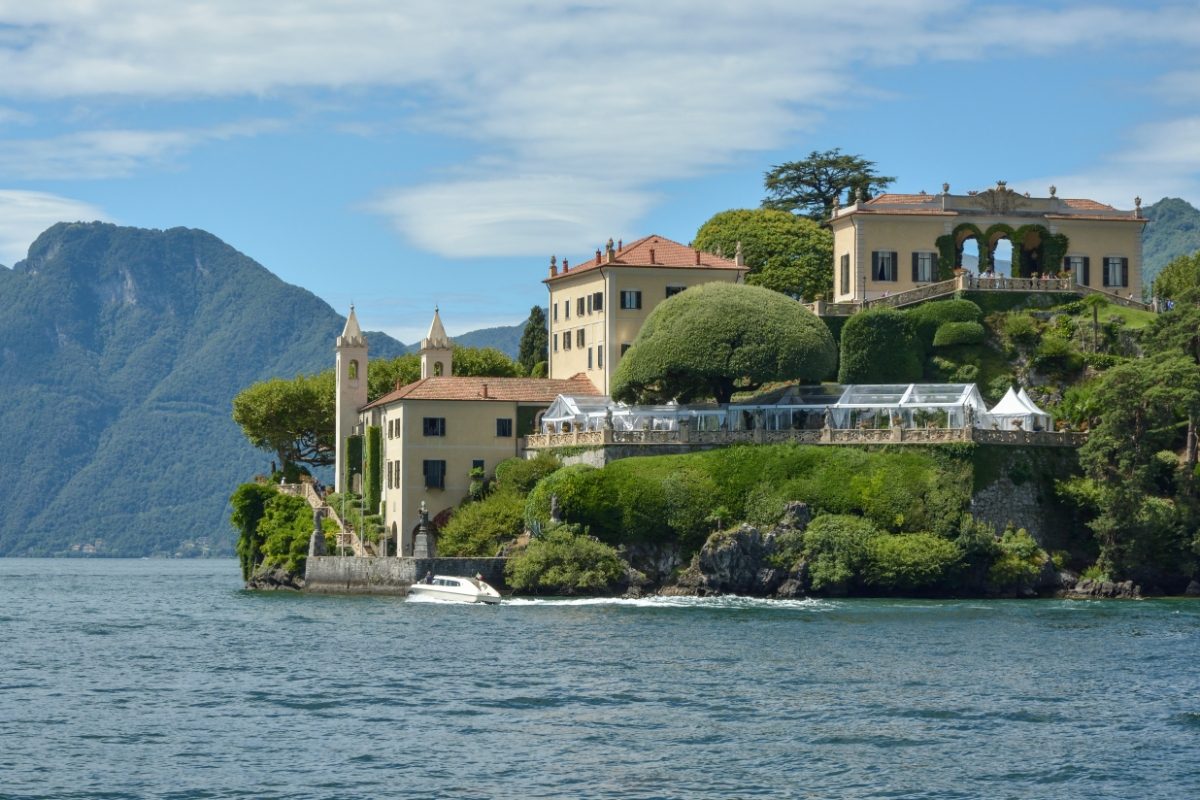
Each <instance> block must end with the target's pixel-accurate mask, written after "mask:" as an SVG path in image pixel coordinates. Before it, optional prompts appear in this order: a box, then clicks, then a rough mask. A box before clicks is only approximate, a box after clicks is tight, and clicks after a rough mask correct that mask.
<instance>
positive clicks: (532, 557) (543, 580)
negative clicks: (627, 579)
mask: <svg viewBox="0 0 1200 800" xmlns="http://www.w3.org/2000/svg"><path fill="white" fill-rule="evenodd" d="M570 528H571V526H562V527H557V528H553V529H551V530H549V531H547V532H546V533H545V534H544V535H543V536H541V537H539V538H537V539H534V540H533V541H531V542H530V543H529V546H528V547H526V548H525V550H524V551H523V552H521V553H519V554H517V555H516V556H513V557H512V558H510V559H509V561H508V564H507V565H506V566H505V568H504V574H505V577H506V578H507V580H508V585H509V586H511V587H512V588H513V589H516V590H517V591H518V592H531V593H535V594H538V593H551V594H575V593H576V592H602V591H606V590H609V589H612V588H613V587H614V586H615V585H616V584H617V583H618V582H619V581H620V580H621V577H622V575H623V574H624V572H625V565H624V562H622V561H621V559H620V557H619V556H617V551H616V550H614V549H613V548H612V547H609V546H608V545H606V544H603V543H602V542H599V541H597V540H596V539H593V538H592V537H590V536H586V535H583V534H578V533H574V532H572V530H571V529H570Z"/></svg>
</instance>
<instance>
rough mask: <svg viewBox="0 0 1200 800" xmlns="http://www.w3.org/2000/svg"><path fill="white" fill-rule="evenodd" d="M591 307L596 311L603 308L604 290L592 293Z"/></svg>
mask: <svg viewBox="0 0 1200 800" xmlns="http://www.w3.org/2000/svg"><path fill="white" fill-rule="evenodd" d="M592 308H594V309H596V311H597V312H600V311H603V310H604V292H596V293H595V294H594V295H592Z"/></svg>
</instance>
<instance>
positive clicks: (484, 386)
mask: <svg viewBox="0 0 1200 800" xmlns="http://www.w3.org/2000/svg"><path fill="white" fill-rule="evenodd" d="M483 399H484V400H487V399H488V391H487V384H486V383H485V384H484V385H483Z"/></svg>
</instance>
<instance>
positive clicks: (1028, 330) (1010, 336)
mask: <svg viewBox="0 0 1200 800" xmlns="http://www.w3.org/2000/svg"><path fill="white" fill-rule="evenodd" d="M1002 319H1003V320H1004V321H1003V322H1002V323H1001V326H1000V331H1001V333H1002V334H1003V335H1004V338H1005V339H1007V340H1008V342H1009V343H1010V344H1013V345H1027V346H1028V345H1033V344H1035V343H1036V342H1037V340H1038V338H1039V337H1040V336H1041V334H1042V329H1041V326H1040V325H1038V323H1037V320H1035V319H1034V318H1033V317H1031V316H1029V315H1028V314H1023V313H1020V312H1014V313H1011V314H1005V315H1004V316H1003V317H1002Z"/></svg>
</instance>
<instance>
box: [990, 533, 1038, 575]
mask: <svg viewBox="0 0 1200 800" xmlns="http://www.w3.org/2000/svg"><path fill="white" fill-rule="evenodd" d="M998 544H999V549H1000V552H999V555H998V556H997V557H996V560H995V561H994V562H993V563H992V567H991V569H990V570H988V583H989V584H991V586H992V587H993V588H994V589H996V590H998V591H1013V590H1021V589H1029V588H1032V587H1033V584H1034V581H1035V580H1036V579H1037V576H1038V573H1039V572H1041V571H1042V565H1043V564H1045V563H1046V561H1047V560H1048V559H1049V558H1050V557H1049V556H1048V555H1046V553H1045V551H1044V550H1042V548H1040V547H1038V543H1037V542H1036V541H1035V540H1034V538H1033V537H1032V536H1030V535H1029V533H1028V531H1026V530H1025V529H1024V528H1021V529H1020V530H1016V531H1014V530H1012V529H1009V530H1006V531H1005V532H1004V534H1003V535H1002V536H1001V537H1000V541H999V542H998Z"/></svg>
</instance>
